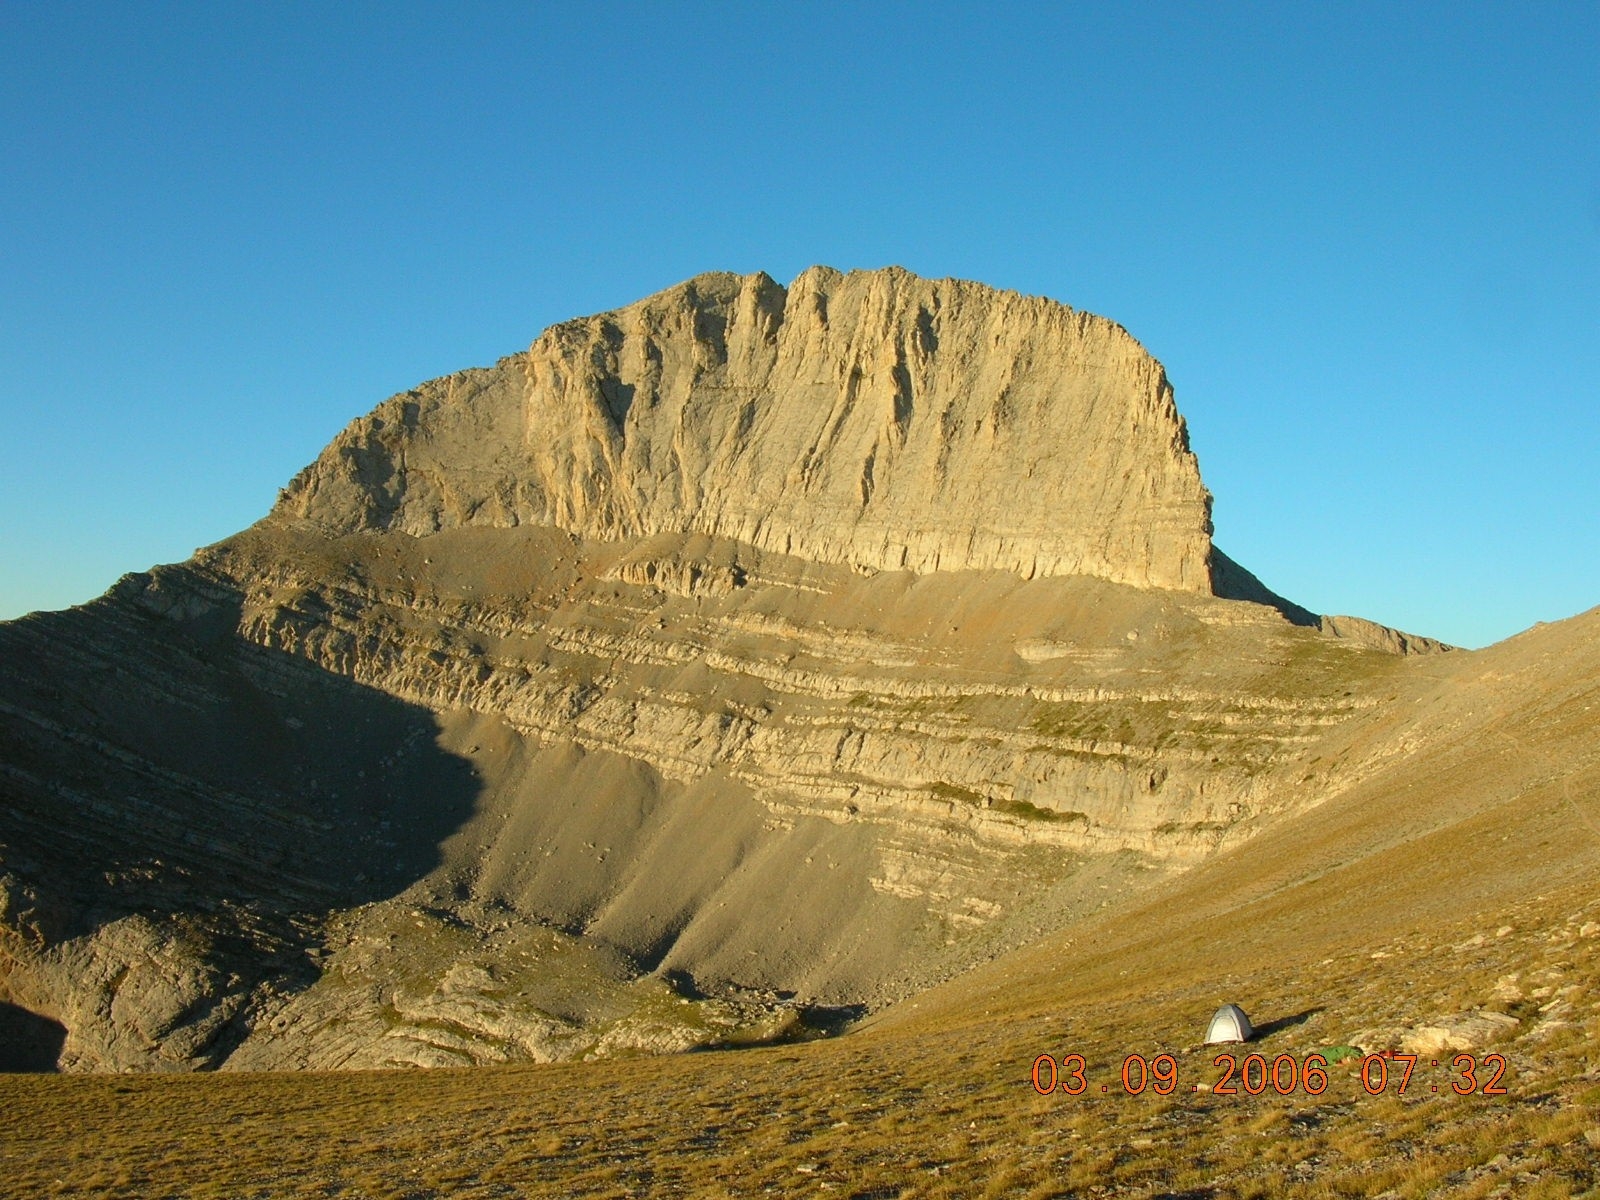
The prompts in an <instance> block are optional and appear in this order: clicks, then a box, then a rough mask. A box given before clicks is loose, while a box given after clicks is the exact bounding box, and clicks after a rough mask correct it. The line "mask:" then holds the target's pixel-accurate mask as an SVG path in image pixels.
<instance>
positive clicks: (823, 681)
mask: <svg viewBox="0 0 1600 1200" xmlns="http://www.w3.org/2000/svg"><path fill="white" fill-rule="evenodd" d="M1207 506H1208V497H1207V494H1206V492H1205V490H1204V488H1203V487H1202V486H1201V484H1200V481H1199V476H1198V473H1197V471H1196V469H1195V463H1194V459H1193V456H1192V455H1191V454H1190V453H1189V451H1188V449H1187V446H1186V441H1185V435H1184V428H1183V424H1182V421H1181V419H1180V418H1179V417H1178V416H1177V414H1176V412H1175V410H1174V409H1173V405H1172V397H1171V391H1170V389H1169V388H1168V387H1167V384H1166V381H1165V378H1164V375H1163V373H1162V371H1161V368H1160V366H1159V365H1158V364H1156V363H1155V362H1154V360H1152V359H1150V358H1149V357H1148V356H1147V355H1145V354H1144V352H1143V351H1142V350H1141V349H1140V348H1139V347H1138V346H1137V344H1136V343H1134V342H1133V341H1132V339H1131V338H1129V337H1128V336H1127V334H1125V333H1124V332H1123V331H1122V330H1121V329H1120V328H1118V327H1117V326H1115V325H1112V324H1110V323H1109V322H1106V321H1103V320H1101V319H1099V318H1095V317H1089V316H1085V315H1082V314H1078V313H1074V312H1072V311H1071V310H1068V309H1066V308H1063V307H1061V306H1059V305H1055V304H1052V303H1050V302H1048V301H1043V300H1035V299H1027V298H1024V297H1020V296H1015V295H1010V294H1007V293H999V292H994V291H991V290H989V289H986V288H982V287H979V286H977V285H972V284H960V283H952V282H949V281H943V282H928V281H924V280H919V279H915V278H914V277H912V276H909V275H907V274H905V273H904V272H898V271H889V272H874V273H864V274H852V275H848V276H842V275H839V274H838V273H836V272H831V271H826V270H821V269H818V270H814V271H810V272H807V273H806V274H805V275H803V276H802V277H801V278H800V279H799V280H797V281H796V282H795V284H794V285H793V286H791V287H790V288H789V289H787V290H785V289H783V288H780V287H779V286H778V285H776V284H774V283H773V282H772V281H771V280H769V279H767V278H766V277H765V276H761V275H756V276H750V277H745V278H741V277H737V276H729V275H714V276H702V277H700V278H698V279H696V280H693V281H691V282H690V283H688V284H685V285H683V286H681V287H679V288H674V289H672V290H670V291H668V292H664V293H662V294H660V295H658V296H655V297H652V298H650V299H648V300H645V301H642V302H641V303H639V304H637V305H634V306H632V307H630V308H627V309H624V310H621V311H620V312H617V313H611V314H606V315H603V316H600V317H594V318H590V319H586V320H581V321H575V322H571V323H568V324H566V325H561V326H557V327H556V328H554V329H552V330H550V331H549V332H547V333H546V334H545V335H544V336H543V337H541V338H540V339H539V340H538V342H536V343H535V345H534V347H533V349H532V350H531V351H529V352H528V353H527V354H525V355H519V356H516V357H514V358H510V359H506V360H504V361H503V362H502V363H500V364H499V365H498V366H497V367H494V368H492V369H489V370H485V371H469V372H464V373H462V374H459V375H455V376H451V377H449V378H447V379H444V380H440V381H437V382H436V383H433V384H428V385H425V386H423V387H422V388H419V389H417V390H416V391H414V392H411V393H408V394H406V395H403V396H399V397H396V398H394V399H393V400H390V401H388V402H386V403H385V404H383V405H381V406H380V407H379V408H378V409H377V410H376V411H375V412H374V413H372V414H371V415H369V416H368V417H365V418H363V419H361V420H359V421H357V422H356V423H355V424H353V425H352V426H351V427H350V428H349V429H347V430H346V431H345V432H344V433H343V434H341V435H340V436H339V438H338V439H337V440H336V441H335V442H334V443H333V444H332V445H331V446H330V447H329V448H328V450H327V451H326V452H325V453H324V454H323V455H322V456H321V457H320V458H319V459H318V460H317V462H316V463H315V464H313V465H312V466H311V467H309V468H308V469H307V470H306V471H305V472H303V473H302V474H301V475H300V476H299V477H298V478H297V479H296V480H295V481H294V483H293V484H292V485H291V486H290V487H289V488H288V489H287V490H286V492H285V494H284V496H283V498H282V500H281V502H280V503H279V505H278V507H277V508H276V509H275V511H274V512H273V514H271V515H270V516H269V517H268V518H267V519H265V520H263V521H262V522H260V523H259V524H258V525H256V526H254V527H252V528H251V529H249V530H246V531H244V532H243V533H241V534H239V535H237V536H236V537H234V538H231V539H229V540H228V541H226V542H224V543H221V544H219V545H218V546H215V547H212V548H210V549H208V550H206V551H203V552H201V553H200V554H199V555H197V556H196V558H195V559H194V560H193V561H191V562H190V563H188V564H185V565H183V566H180V567H170V568H160V569H157V570H155V571H153V572H151V573H149V574H147V575H138V576H130V577H129V578H127V579H126V580H124V581H123V582H122V583H121V584H120V585H119V586H118V587H117V588H114V589H113V590H112V591H111V592H110V593H108V594H107V595H106V596H105V597H103V598H102V599H101V600H99V601H96V602H94V603H93V604H91V605H87V606H85V607H84V608H82V609H79V610H74V611H72V612H68V613H61V614H45V615H36V616H34V617H30V618H26V619H24V620H22V621H19V622H14V623H11V624H10V625H6V626H3V627H0V1018H3V1019H4V1021H5V1022H6V1024H7V1027H13V1026H14V1027H16V1028H21V1029H25V1030H32V1031H33V1032H32V1033H31V1034H29V1036H30V1037H31V1038H33V1039H35V1040H36V1041H37V1042H38V1043H39V1044H38V1045H36V1046H30V1047H28V1048H25V1049H26V1051H27V1052H26V1053H25V1054H23V1055H21V1059H23V1060H26V1061H37V1060H38V1059H40V1058H41V1057H50V1056H54V1057H55V1058H56V1059H57V1060H58V1061H59V1062H60V1063H61V1064H62V1065H63V1066H66V1067H71V1068H76V1069H128V1068H137V1069H191V1068H196V1067H218V1066H222V1067H229V1068H245V1067H307V1066H309V1067H357V1066H363V1067H366V1066H388V1065H436V1064H446V1063H474V1062H496V1061H510V1060H519V1059H520V1060H526V1059H549V1058H563V1057H568V1058H570V1057H577V1056H583V1055H596V1054H607V1053H613V1052H618V1051H630V1050H640V1049H644V1050H670V1049H679V1048H683V1047H686V1046H690V1045H696V1044H705V1043H707V1042H716V1041H725V1040H730V1039H732V1040H736V1039H740V1038H746V1039H748V1038H768V1037H777V1036H792V1035H796V1034H798V1033H801V1032H804V1031H805V1030H807V1029H813V1030H814V1029H818V1028H824V1027H827V1026H828V1025H829V1023H830V1022H831V1021H833V1020H834V1019H835V1018H836V1017H837V1016H838V1015H839V1014H841V1013H848V1012H853V1011H858V1010H859V1009H860V1008H861V1007H862V1006H870V1005H874V1004H877V1003H880V1002H883V1001H885V1000H887V999H891V998H894V997H897V996H903V995H905V994H907V993H908V992H909V991H912V990H915V989H916V988H917V987H919V986H921V985H922V984H924V983H926V982H928V981H930V980H933V979H937V978H940V977H942V976H944V975H947V974H949V973H950V972H951V971H954V970H957V969H959V968H961V967H962V966H963V965H965V964H968V963H971V962H973V961H976V960H979V959H982V958H984V957H987V956H990V955H992V954H994V953H996V952H998V950H1000V949H1002V948H1004V947H1005V946H1008V945H1013V944H1016V943H1017V942H1019V941H1022V940H1026V939H1028V938H1031V937H1033V936H1035V935H1037V934H1038V933H1039V932H1040V931H1041V930H1045V929H1049V928H1052V927H1055V926H1057V925H1059V924H1060V923H1061V922H1063V921H1065V920H1067V919H1069V918H1070V917H1072V916H1073V915H1074V914H1077V913H1082V912H1085V911H1089V910H1092V909H1094V908H1097V907H1099V906H1100V905H1102V904H1104V903H1105V902H1106V901H1107V899H1108V898H1109V897H1111V896H1113V895H1117V894H1119V893H1121V892H1123V891H1125V890H1126V889H1128V888H1131V887H1137V886H1139V885H1140V884H1141V883H1142V882H1145V881H1149V880H1152V879H1154V878H1156V877H1158V876H1160V875H1162V874H1163V873H1166V872H1170V871H1173V870H1178V869H1182V868H1183V867H1185V866H1187V865H1188V864H1191V863H1193V862H1195V861H1197V860H1198V859H1199V858H1201V857H1203V856H1205V855H1206V854H1208V853H1209V852H1210V851H1211V850H1212V849H1213V848H1215V847H1216V846H1217V845H1218V844H1220V843H1222V842H1224V841H1227V840H1228V839H1231V838H1238V837H1241V836H1244V835H1245V833H1247V832H1248V831H1249V830H1250V829H1252V828H1253V827H1254V826H1255V824H1256V823H1258V822H1259V821H1261V820H1264V819H1267V818H1269V817H1271V816H1272V814H1274V813H1276V812H1279V811H1282V810H1286V809H1292V808H1295V807H1301V806H1303V805H1304V804H1305V803H1306V802H1307V794H1308V792H1310V791H1315V790H1316V789H1318V788H1324V787H1328V786H1332V784H1333V781H1335V780H1338V779H1341V778H1355V777H1356V774H1357V773H1358V772H1359V771H1360V770H1361V769H1364V768H1362V766H1361V764H1363V763H1367V762H1369V761H1370V760H1371V755H1372V753H1373V751H1371V749H1370V748H1369V747H1367V746H1366V745H1365V744H1364V743H1363V741H1362V735H1361V734H1360V732H1359V731H1360V730H1361V729H1362V728H1364V723H1365V722H1367V721H1368V720H1369V718H1370V716H1371V714H1373V713H1374V711H1375V710H1376V709H1377V708H1378V706H1379V705H1380V701H1381V700H1382V699H1383V698H1384V697H1387V696H1391V695H1393V694H1395V692H1396V689H1399V688H1402V687H1404V686H1406V679H1407V678H1408V677H1407V676H1406V675H1405V674H1404V671H1405V670H1406V669H1407V660H1405V659H1403V658H1402V657H1400V656H1399V655H1397V654H1390V653H1383V652H1381V650H1382V649H1385V648H1386V649H1391V650H1398V649H1406V648H1411V649H1418V648H1426V647H1425V646H1422V645H1421V644H1420V643H1416V644H1412V643H1407V644H1406V645H1399V644H1398V643H1397V644H1395V645H1392V646H1391V645H1386V644H1385V639H1384V638H1383V637H1382V636H1379V635H1380V634H1383V633H1387V632H1388V631H1382V630H1381V629H1380V628H1379V627H1371V628H1370V629H1369V628H1367V627H1365V626H1364V625H1363V626H1360V627H1357V626H1354V625H1351V624H1349V623H1348V622H1346V623H1344V624H1342V625H1341V626H1340V627H1339V628H1338V629H1331V630H1329V631H1328V632H1330V633H1339V634H1345V635H1346V636H1343V637H1331V636H1327V634H1326V633H1325V632H1324V631H1322V630H1319V629H1318V628H1317V627H1316V622H1315V618H1313V617H1312V616H1311V614H1308V613H1305V612H1304V610H1300V609H1298V608H1296V607H1295V606H1293V605H1290V604H1288V603H1287V602H1285V601H1282V600H1280V599H1279V598H1277V597H1274V596H1272V594H1271V593H1270V592H1268V591H1267V590H1266V589H1265V588H1263V587H1262V586H1261V585H1260V584H1259V582H1257V581H1255V580H1254V578H1253V577H1252V576H1250V575H1249V573H1248V572H1245V571H1243V569H1242V568H1239V567H1237V566H1235V565H1233V564H1231V563H1229V562H1228V561H1227V560H1226V559H1225V558H1224V557H1223V556H1221V555H1220V554H1219V553H1213V551H1212V548H1211V546H1210V539H1209V523H1208V520H1207ZM1213 592H1215V593H1217V594H1213ZM1225 596H1237V597H1247V598H1245V599H1225V598H1223V597H1225ZM1341 620H1342V619H1341ZM1352 634H1354V635H1356V636H1350V635H1352ZM1333 746H1337V747H1338V748H1339V749H1338V751H1337V761H1335V752H1334V751H1332V750H1330V749H1329V747H1333ZM52 1039H55V1040H56V1041H55V1043H52ZM52 1044H54V1048H53V1049H52V1048H51V1046H52Z"/></svg>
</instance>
